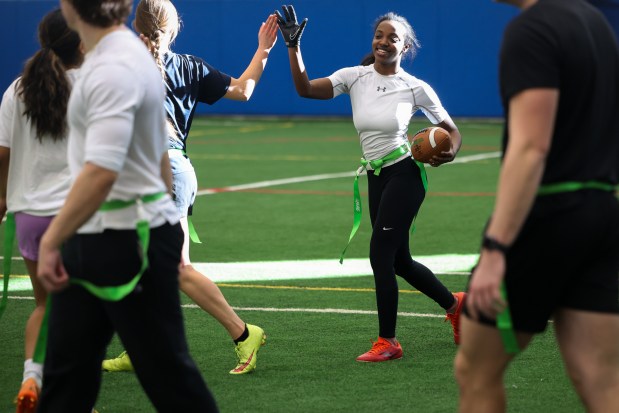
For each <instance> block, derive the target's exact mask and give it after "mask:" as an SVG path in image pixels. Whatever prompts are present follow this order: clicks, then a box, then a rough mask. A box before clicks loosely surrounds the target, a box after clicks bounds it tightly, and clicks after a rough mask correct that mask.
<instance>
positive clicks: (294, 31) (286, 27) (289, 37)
mask: <svg viewBox="0 0 619 413" xmlns="http://www.w3.org/2000/svg"><path fill="white" fill-rule="evenodd" d="M282 10H283V12H284V16H285V17H282V15H281V14H280V12H279V11H277V10H275V14H276V15H277V24H278V25H279V30H280V31H281V32H282V36H283V37H284V41H285V42H286V46H288V47H297V46H299V43H300V42H301V35H302V34H303V30H304V29H305V25H306V24H307V18H305V19H304V20H303V21H302V22H301V24H299V23H298V22H297V14H296V13H295V12H294V7H293V6H292V5H287V6H286V5H283V6H282Z"/></svg>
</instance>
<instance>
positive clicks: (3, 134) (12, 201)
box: [0, 69, 77, 216]
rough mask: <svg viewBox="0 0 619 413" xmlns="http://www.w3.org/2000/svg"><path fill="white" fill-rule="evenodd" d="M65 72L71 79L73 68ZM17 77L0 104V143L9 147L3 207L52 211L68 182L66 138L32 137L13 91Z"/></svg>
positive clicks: (61, 199)
mask: <svg viewBox="0 0 619 413" xmlns="http://www.w3.org/2000/svg"><path fill="white" fill-rule="evenodd" d="M66 74H67V77H68V79H69V81H70V82H71V83H73V81H74V79H75V76H76V74H77V72H76V70H75V69H72V70H68V71H67V72H66ZM18 81H19V78H18V79H16V80H15V81H14V82H13V83H12V84H11V86H9V88H8V89H7V90H6V92H4V96H3V97H2V106H0V146H4V147H5V148H9V149H10V150H11V161H10V162H9V176H8V181H7V199H6V201H7V209H8V211H10V212H25V213H27V214H30V215H36V216H52V215H56V214H57V213H58V211H59V210H60V208H61V207H62V205H63V204H64V200H65V198H66V197H67V194H68V193H69V188H70V186H71V174H70V173H69V166H68V164H67V139H66V137H65V139H62V140H59V141H56V142H54V141H53V139H52V138H51V137H49V136H45V137H43V139H42V141H39V140H38V139H37V138H36V128H35V127H34V125H32V123H31V121H30V118H28V117H26V116H24V114H23V113H24V111H25V109H26V108H25V105H24V102H23V100H22V99H21V98H20V97H19V96H17V94H16V92H17V83H18Z"/></svg>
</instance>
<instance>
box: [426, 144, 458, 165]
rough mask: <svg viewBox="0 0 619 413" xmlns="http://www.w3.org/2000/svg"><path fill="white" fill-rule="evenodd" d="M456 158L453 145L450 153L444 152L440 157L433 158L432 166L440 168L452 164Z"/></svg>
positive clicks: (431, 160)
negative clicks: (445, 164) (448, 163)
mask: <svg viewBox="0 0 619 413" xmlns="http://www.w3.org/2000/svg"><path fill="white" fill-rule="evenodd" d="M455 158H456V151H455V150H454V148H453V145H452V146H451V147H450V148H449V150H448V151H443V152H441V153H439V154H438V155H434V156H432V158H431V159H430V162H428V163H429V164H430V166H434V167H438V166H441V165H442V164H444V163H447V162H451V161H453V160H454V159H455Z"/></svg>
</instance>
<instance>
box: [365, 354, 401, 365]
mask: <svg viewBox="0 0 619 413" xmlns="http://www.w3.org/2000/svg"><path fill="white" fill-rule="evenodd" d="M403 356H404V354H400V355H399V356H396V357H391V358H388V359H384V360H359V359H356V360H357V361H358V362H359V363H382V362H385V361H391V360H400V359H401V358H402V357H403Z"/></svg>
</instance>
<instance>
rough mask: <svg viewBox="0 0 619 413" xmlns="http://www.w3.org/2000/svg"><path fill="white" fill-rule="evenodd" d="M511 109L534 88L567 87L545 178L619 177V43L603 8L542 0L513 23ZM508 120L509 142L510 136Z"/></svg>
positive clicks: (504, 56)
mask: <svg viewBox="0 0 619 413" xmlns="http://www.w3.org/2000/svg"><path fill="white" fill-rule="evenodd" d="M499 78H500V89H501V96H502V99H503V105H504V108H505V113H506V117H507V116H508V115H507V114H508V113H509V110H508V109H509V100H510V99H511V98H512V97H513V96H515V95H516V94H518V93H519V92H522V91H524V90H526V89H531V88H553V89H559V106H558V110H557V118H556V122H555V128H554V134H553V137H552V145H551V149H550V153H549V155H548V158H547V164H546V168H545V171H544V175H543V178H542V184H548V183H558V182H568V181H579V182H584V181H591V180H595V181H601V182H606V183H611V184H617V182H618V181H619V48H618V46H617V40H616V38H615V35H614V32H613V31H612V29H611V28H610V26H609V24H608V22H607V21H606V20H605V18H604V17H603V15H602V14H601V13H600V12H599V11H598V10H597V9H596V8H594V7H593V6H591V5H590V4H588V3H586V2H585V1H581V0H539V1H538V2H537V3H536V4H534V5H533V6H531V7H530V8H529V9H526V10H524V11H523V12H522V13H521V14H520V15H519V16H518V17H516V18H515V19H514V20H513V21H512V22H511V23H510V24H509V25H508V27H507V29H506V31H505V35H504V38H503V44H502V47H501V55H500V67H499ZM507 135H508V132H507V124H506V127H505V132H504V139H503V149H505V147H506V145H507V141H508V140H509V136H507Z"/></svg>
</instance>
